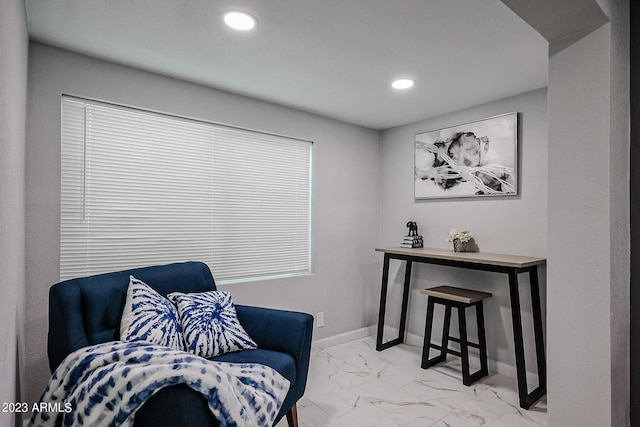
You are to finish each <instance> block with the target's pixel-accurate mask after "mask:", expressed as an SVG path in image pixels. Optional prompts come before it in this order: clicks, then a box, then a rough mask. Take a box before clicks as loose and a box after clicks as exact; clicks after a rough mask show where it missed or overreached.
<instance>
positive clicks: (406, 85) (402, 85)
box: [391, 79, 414, 89]
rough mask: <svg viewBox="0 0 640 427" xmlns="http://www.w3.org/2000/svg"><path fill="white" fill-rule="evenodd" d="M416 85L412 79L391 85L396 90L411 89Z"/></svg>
mask: <svg viewBox="0 0 640 427" xmlns="http://www.w3.org/2000/svg"><path fill="white" fill-rule="evenodd" d="M413 84H414V81H413V80H411V79H398V80H396V81H394V82H393V83H391V86H393V88H394V89H409V88H410V87H412V86H413Z"/></svg>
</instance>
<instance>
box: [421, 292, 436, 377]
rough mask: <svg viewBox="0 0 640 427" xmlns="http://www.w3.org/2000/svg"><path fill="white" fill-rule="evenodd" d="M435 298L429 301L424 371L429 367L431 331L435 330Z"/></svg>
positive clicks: (425, 331) (424, 346) (423, 347)
mask: <svg viewBox="0 0 640 427" xmlns="http://www.w3.org/2000/svg"><path fill="white" fill-rule="evenodd" d="M434 305H435V303H434V301H433V298H431V297H430V298H428V301H427V322H426V324H425V327H424V343H423V344H422V364H421V365H420V366H421V367H422V369H426V368H428V367H429V366H431V365H430V364H429V350H430V349H431V329H432V328H433V308H434Z"/></svg>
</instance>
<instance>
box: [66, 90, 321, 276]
mask: <svg viewBox="0 0 640 427" xmlns="http://www.w3.org/2000/svg"><path fill="white" fill-rule="evenodd" d="M61 133H62V152H61V168H62V173H61V209H60V210H61V224H60V230H61V236H60V277H61V279H68V278H72V277H80V276H86V275H91V274H98V273H102V272H108V271H116V270H122V269H125V268H132V267H141V266H147V265H154V264H161V263H169V262H176V261H187V260H198V261H203V262H206V263H207V264H208V265H209V267H210V268H211V271H212V272H213V274H214V277H215V278H216V280H218V281H219V282H221V283H224V282H225V281H227V282H228V281H234V280H244V279H251V278H257V277H265V276H281V275H295V274H305V273H309V271H310V213H311V212H310V196H311V192H310V185H311V180H310V175H311V145H312V144H311V143H310V142H308V141H303V140H298V139H292V138H286V137H282V136H275V135H269V134H265V133H260V132H254V131H249V130H245V129H237V128H232V127H227V126H221V125H217V124H212V123H207V122H202V121H197V120H190V119H184V118H179V117H175V116H171V115H166V114H159V113H154V112H148V111H142V110H138V109H133V108H127V107H121V106H114V105H110V104H105V103H99V102H94V101H88V100H84V99H79V98H74V97H68V96H63V98H62V129H61Z"/></svg>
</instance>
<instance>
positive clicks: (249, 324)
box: [235, 305, 313, 400]
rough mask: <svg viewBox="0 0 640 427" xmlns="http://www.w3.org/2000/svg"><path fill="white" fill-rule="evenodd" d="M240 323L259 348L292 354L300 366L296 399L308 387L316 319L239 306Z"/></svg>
mask: <svg viewBox="0 0 640 427" xmlns="http://www.w3.org/2000/svg"><path fill="white" fill-rule="evenodd" d="M235 307H236V312H237V313H238V320H239V321H240V324H241V325H242V327H243V328H244V329H245V331H247V333H248V334H249V336H250V337H251V338H252V339H253V340H254V341H255V342H256V344H258V347H261V348H265V349H268V350H274V351H282V352H286V353H289V354H290V355H291V356H293V358H294V359H295V362H296V393H295V394H296V395H297V398H296V400H297V399H298V398H300V397H302V395H303V394H304V389H305V387H306V384H307V374H308V372H309V357H310V354H311V336H312V333H313V316H311V315H310V314H307V313H300V312H295V311H285V310H276V309H271V308H263V307H251V306H243V305H236V306H235Z"/></svg>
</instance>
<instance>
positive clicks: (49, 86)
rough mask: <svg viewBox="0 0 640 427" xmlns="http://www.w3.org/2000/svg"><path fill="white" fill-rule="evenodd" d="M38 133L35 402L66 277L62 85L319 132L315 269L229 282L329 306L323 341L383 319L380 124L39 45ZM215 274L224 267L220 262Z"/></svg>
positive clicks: (35, 65) (31, 379)
mask: <svg viewBox="0 0 640 427" xmlns="http://www.w3.org/2000/svg"><path fill="white" fill-rule="evenodd" d="M29 58H30V62H29V111H28V113H29V114H28V134H27V223H26V227H27V233H26V236H27V257H28V260H29V263H28V266H27V285H26V293H27V298H26V300H27V305H26V308H27V314H26V335H27V341H26V354H27V358H26V386H27V394H26V399H27V400H34V399H37V398H38V397H39V394H40V392H41V391H42V389H43V388H44V386H45V384H46V381H47V379H48V376H49V371H48V368H47V357H46V354H45V351H44V349H45V348H46V334H47V306H48V302H47V292H48V288H49V287H50V286H51V285H52V284H53V283H55V282H56V281H58V277H59V231H60V226H59V216H60V215H59V204H60V202H59V199H60V197H59V195H60V161H59V158H60V96H61V94H62V93H65V94H72V95H79V96H85V97H90V98H95V99H100V100H107V101H111V102H115V103H122V104H126V105H133V106H138V107H142V108H149V109H154V110H158V111H165V112H171V113H174V114H179V115H184V116H189V117H196V118H200V119H205V120H211V121H214V122H218V123H224V124H230V125H235V126H244V127H248V128H252V129H258V130H262V131H267V132H273V133H277V134H283V135H288V136H294V137H300V138H304V139H308V140H312V141H314V148H313V150H314V152H313V156H314V157H313V161H314V164H313V167H314V173H313V203H314V206H313V248H312V249H313V262H314V267H313V269H314V274H313V275H310V276H306V277H300V278H289V279H281V280H270V281H263V282H252V283H243V284H235V285H228V286H225V287H224V289H225V290H229V291H231V293H232V294H233V297H234V300H235V301H236V302H237V303H240V304H249V305H261V306H268V307H277V308H283V309H291V310H302V311H306V312H309V313H317V312H320V311H324V312H325V322H326V326H325V327H324V328H316V329H315V330H314V333H315V336H314V338H315V339H318V338H324V337H328V336H333V335H337V334H339V333H342V332H345V331H351V330H356V329H359V328H363V327H365V326H369V325H372V324H373V323H374V322H375V318H374V317H373V316H374V312H375V310H374V309H373V307H374V306H375V291H374V289H373V287H372V286H371V283H376V282H377V280H376V277H377V274H378V261H377V257H376V255H375V253H374V251H373V248H374V247H375V245H376V244H377V241H378V229H379V221H378V205H379V203H378V202H379V198H378V182H379V176H378V175H379V153H378V151H379V136H378V132H376V131H373V130H369V129H364V128H361V127H357V126H353V125H349V124H345V123H342V122H338V121H334V120H329V119H325V118H322V117H319V116H314V115H312V114H307V113H303V112H300V111H297V110H292V109H288V108H284V107H281V106H277V105H273V104H269V103H266V102H261V101H257V100H253V99H249V98H245V97H241V96H237V95H233V94H229V93H226V92H221V91H217V90H214V89H211V88H206V87H203V86H199V85H195V84H190V83H186V82H183V81H179V80H175V79H171V78H167V77H162V76H159V75H154V74H151V73H148V72H144V71H140V70H135V69H132V68H127V67H124V66H119V65H115V64H113V63H109V62H104V61H100V60H97V59H93V58H89V57H86V56H82V55H78V54H74V53H70V52H67V51H64V50H60V49H56V48H52V47H49V46H46V45H42V44H37V43H36V44H31V46H30V54H29ZM213 274H214V276H215V271H214V272H213Z"/></svg>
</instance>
